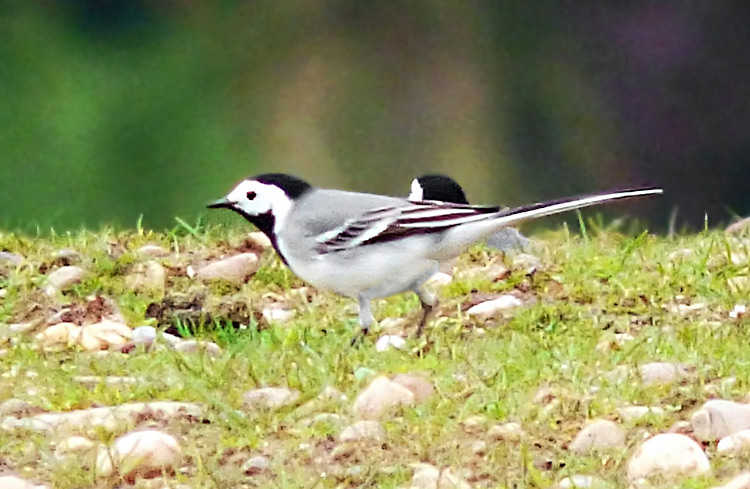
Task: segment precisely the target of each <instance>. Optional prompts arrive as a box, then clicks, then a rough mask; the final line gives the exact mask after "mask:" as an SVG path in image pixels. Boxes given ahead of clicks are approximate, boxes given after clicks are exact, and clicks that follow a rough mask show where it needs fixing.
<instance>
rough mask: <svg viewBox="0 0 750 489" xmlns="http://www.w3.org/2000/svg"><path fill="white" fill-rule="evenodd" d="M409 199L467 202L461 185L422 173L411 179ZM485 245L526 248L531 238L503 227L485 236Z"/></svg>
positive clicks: (510, 249) (500, 248) (503, 249)
mask: <svg viewBox="0 0 750 489" xmlns="http://www.w3.org/2000/svg"><path fill="white" fill-rule="evenodd" d="M407 199H409V200H411V201H416V202H420V201H423V200H438V201H441V202H453V203H454V204H468V203H469V201H468V199H467V198H466V193H464V189H463V188H461V185H459V184H458V182H456V181H455V180H453V179H452V178H451V177H449V176H447V175H436V174H434V175H422V176H421V177H417V178H415V179H414V180H412V181H411V193H410V194H409V196H408V197H407ZM486 243H487V246H490V247H492V248H497V249H498V250H501V251H505V252H508V251H514V250H528V249H529V248H530V246H531V240H529V238H527V237H526V236H524V235H523V234H521V233H520V232H519V231H518V229H516V228H511V227H507V228H503V229H501V230H500V231H498V232H496V233H495V234H493V235H491V236H490V237H488V238H487V241H486Z"/></svg>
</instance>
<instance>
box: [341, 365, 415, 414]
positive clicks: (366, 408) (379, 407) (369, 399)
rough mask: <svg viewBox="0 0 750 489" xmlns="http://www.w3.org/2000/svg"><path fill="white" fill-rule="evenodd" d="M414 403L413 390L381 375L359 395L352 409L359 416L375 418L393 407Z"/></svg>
mask: <svg viewBox="0 0 750 489" xmlns="http://www.w3.org/2000/svg"><path fill="white" fill-rule="evenodd" d="M414 403H415V396H414V393H413V392H412V391H411V390H409V389H407V388H406V387H404V386H403V385H401V384H399V383H397V382H393V381H392V380H391V379H389V378H388V377H385V376H383V375H381V376H378V377H376V378H375V379H373V381H372V382H371V383H370V385H368V386H367V387H366V388H365V390H363V391H362V392H361V393H360V394H359V395H358V396H357V399H355V401H354V405H353V406H352V411H353V413H354V415H355V416H356V417H357V418H360V419H371V420H375V419H378V418H379V417H380V416H381V415H382V414H383V413H384V412H386V411H388V410H390V409H392V408H396V407H401V406H413V405H414Z"/></svg>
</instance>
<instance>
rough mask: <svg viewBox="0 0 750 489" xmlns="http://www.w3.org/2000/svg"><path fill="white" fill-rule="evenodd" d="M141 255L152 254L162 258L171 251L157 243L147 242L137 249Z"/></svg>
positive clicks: (153, 256)
mask: <svg viewBox="0 0 750 489" xmlns="http://www.w3.org/2000/svg"><path fill="white" fill-rule="evenodd" d="M135 252H136V253H138V254H139V255H144V256H150V257H152V258H162V257H165V256H169V251H168V250H166V249H165V248H162V247H161V246H159V245H156V244H145V245H143V246H141V247H140V248H138V249H137V250H136V251H135Z"/></svg>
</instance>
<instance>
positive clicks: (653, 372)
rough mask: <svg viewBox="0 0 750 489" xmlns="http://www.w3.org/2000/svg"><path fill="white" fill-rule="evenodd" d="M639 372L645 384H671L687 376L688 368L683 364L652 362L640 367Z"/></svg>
mask: <svg viewBox="0 0 750 489" xmlns="http://www.w3.org/2000/svg"><path fill="white" fill-rule="evenodd" d="M638 373H640V375H641V381H642V382H643V383H644V384H645V385H656V384H670V383H672V382H675V381H677V380H679V379H680V378H683V377H685V376H687V369H686V368H685V366H684V365H681V364H676V363H667V362H652V363H646V364H644V365H641V366H640V367H638Z"/></svg>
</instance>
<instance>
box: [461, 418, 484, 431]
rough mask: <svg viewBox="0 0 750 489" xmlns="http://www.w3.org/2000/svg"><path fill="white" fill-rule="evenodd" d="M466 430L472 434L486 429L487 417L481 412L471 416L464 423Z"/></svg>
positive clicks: (462, 424)
mask: <svg viewBox="0 0 750 489" xmlns="http://www.w3.org/2000/svg"><path fill="white" fill-rule="evenodd" d="M461 426H463V428H464V431H465V432H467V433H470V434H476V433H479V432H480V431H484V430H485V429H486V427H487V417H485V416H482V415H481V414H478V415H475V416H469V417H468V418H466V419H465V420H464V421H463V422H462V423H461Z"/></svg>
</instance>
